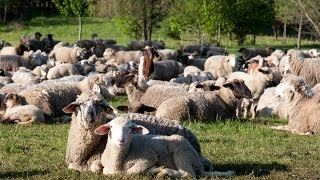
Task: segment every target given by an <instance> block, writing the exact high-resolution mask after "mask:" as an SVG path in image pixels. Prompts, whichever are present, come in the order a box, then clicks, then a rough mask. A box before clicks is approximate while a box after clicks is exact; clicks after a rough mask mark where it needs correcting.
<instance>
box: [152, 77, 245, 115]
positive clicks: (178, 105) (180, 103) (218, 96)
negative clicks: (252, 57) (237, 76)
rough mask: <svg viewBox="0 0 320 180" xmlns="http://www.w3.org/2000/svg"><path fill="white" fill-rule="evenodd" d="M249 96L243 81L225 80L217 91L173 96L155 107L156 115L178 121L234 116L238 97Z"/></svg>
mask: <svg viewBox="0 0 320 180" xmlns="http://www.w3.org/2000/svg"><path fill="white" fill-rule="evenodd" d="M244 97H245V98H251V92H250V90H249V89H248V87H247V86H246V85H245V84H244V82H243V81H239V80H233V81H230V82H227V83H225V84H224V85H223V87H222V88H221V89H220V90H218V91H207V92H198V93H188V94H186V95H184V96H173V97H171V98H169V99H167V100H165V101H163V102H162V103H161V104H160V105H159V107H158V108H157V112H156V116H157V117H164V118H170V119H174V120H178V121H183V120H187V119H190V118H192V119H194V120H200V121H215V120H217V119H227V118H234V117H235V115H236V114H235V112H236V107H237V103H238V101H239V99H241V98H244Z"/></svg>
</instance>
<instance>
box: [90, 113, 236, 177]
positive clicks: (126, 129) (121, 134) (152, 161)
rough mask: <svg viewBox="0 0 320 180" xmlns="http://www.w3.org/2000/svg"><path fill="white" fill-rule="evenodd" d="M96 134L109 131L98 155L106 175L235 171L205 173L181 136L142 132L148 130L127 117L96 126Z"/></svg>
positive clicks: (180, 175) (174, 174)
mask: <svg viewBox="0 0 320 180" xmlns="http://www.w3.org/2000/svg"><path fill="white" fill-rule="evenodd" d="M95 133H96V134H99V135H105V134H108V142H107V145H106V149H105V150H104V152H103V154H102V157H101V163H102V165H103V173H104V174H106V175H112V174H118V173H151V174H157V176H158V177H160V176H165V175H167V176H169V177H171V178H185V177H193V178H195V177H197V176H203V175H206V176H230V175H233V174H234V172H233V171H228V172H205V171H204V168H203V165H202V163H201V160H200V159H201V158H200V156H199V154H198V153H197V151H196V150H195V149H194V148H193V147H192V146H191V144H190V143H189V142H188V141H187V140H186V139H185V138H183V136H180V135H171V136H160V135H145V134H148V133H149V130H148V129H147V128H145V127H143V126H141V125H137V124H135V123H133V122H131V121H130V120H129V119H128V118H123V117H118V118H115V119H113V120H112V121H110V122H109V123H107V124H105V125H102V126H100V127H98V128H97V129H95ZM111 134H112V135H111ZM133 134H141V135H145V136H139V135H138V136H137V135H133Z"/></svg>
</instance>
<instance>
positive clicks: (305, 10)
mask: <svg viewBox="0 0 320 180" xmlns="http://www.w3.org/2000/svg"><path fill="white" fill-rule="evenodd" d="M298 1H299V3H300V6H301V7H302V9H303V11H304V13H305V15H306V17H307V18H308V20H309V21H310V22H311V24H312V26H313V27H314V29H315V30H316V31H317V33H318V34H320V25H319V24H318V23H316V22H314V21H313V19H312V18H311V17H310V16H309V13H308V11H307V9H306V7H305V6H304V4H303V3H302V1H301V0H298ZM315 8H316V7H315ZM318 22H319V21H318Z"/></svg>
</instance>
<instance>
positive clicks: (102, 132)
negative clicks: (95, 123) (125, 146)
mask: <svg viewBox="0 0 320 180" xmlns="http://www.w3.org/2000/svg"><path fill="white" fill-rule="evenodd" d="M110 129H111V127H110V124H109V123H107V124H104V125H101V126H99V127H97V128H96V129H95V130H94V133H95V134H97V135H106V134H108V132H109V131H110Z"/></svg>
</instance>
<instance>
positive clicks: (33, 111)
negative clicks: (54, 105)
mask: <svg viewBox="0 0 320 180" xmlns="http://www.w3.org/2000/svg"><path fill="white" fill-rule="evenodd" d="M3 103H4V104H5V106H6V107H5V113H4V114H3V116H2V117H1V120H0V122H3V123H17V124H31V123H35V122H45V118H44V115H43V112H42V110H41V109H40V108H38V107H36V106H35V105H23V104H22V100H21V97H20V96H19V95H17V94H15V93H8V94H7V95H6V96H5V99H4V101H3Z"/></svg>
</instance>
